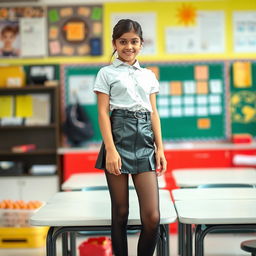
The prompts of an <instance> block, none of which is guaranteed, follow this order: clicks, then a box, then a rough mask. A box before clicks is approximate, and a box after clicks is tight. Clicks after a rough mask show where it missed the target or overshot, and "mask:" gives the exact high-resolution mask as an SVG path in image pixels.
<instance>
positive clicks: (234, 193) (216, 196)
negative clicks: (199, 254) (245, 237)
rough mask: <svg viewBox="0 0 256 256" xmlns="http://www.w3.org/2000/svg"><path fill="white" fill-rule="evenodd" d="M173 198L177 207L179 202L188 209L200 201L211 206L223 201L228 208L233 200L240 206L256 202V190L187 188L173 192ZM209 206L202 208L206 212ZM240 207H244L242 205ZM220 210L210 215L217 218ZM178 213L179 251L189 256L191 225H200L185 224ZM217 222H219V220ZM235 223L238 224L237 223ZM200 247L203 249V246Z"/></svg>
mask: <svg viewBox="0 0 256 256" xmlns="http://www.w3.org/2000/svg"><path fill="white" fill-rule="evenodd" d="M172 196H173V198H174V200H175V206H176V205H178V203H179V202H183V203H184V205H187V206H188V207H191V204H193V205H194V207H197V203H198V201H205V202H207V204H208V205H211V204H213V203H212V202H214V201H216V200H217V201H220V200H221V201H223V204H226V206H227V207H229V203H230V201H232V200H236V201H238V205H239V202H240V201H243V200H256V189H255V188H204V189H197V188H191V189H188V188H186V189H175V190H173V191H172ZM184 205H183V207H185V206H184ZM208 205H207V206H202V207H203V210H205V209H204V207H208ZM240 206H241V207H243V206H242V205H240ZM208 209H209V207H208ZM208 209H207V210H208ZM220 209H222V208H215V209H214V211H211V213H210V214H213V215H214V216H215V215H216V214H215V213H216V211H218V213H220V212H222V210H221V211H220ZM200 210H201V208H200V209H192V212H191V214H193V213H195V212H196V211H200ZM241 210H242V208H241V209H240V211H241ZM252 210H253V209H252ZM177 211H178V217H179V240H178V241H179V250H180V252H181V253H182V255H183V253H184V252H186V253H187V255H192V234H191V224H198V223H190V224H189V225H187V224H184V223H186V222H184V219H182V218H183V216H181V215H180V214H179V209H178V208H177ZM231 211H232V210H231ZM224 213H225V212H224ZM226 213H228V212H226ZM210 214H209V215H208V217H209V216H210ZM216 216H217V215H216ZM193 217H194V216H192V215H191V220H192V219H193ZM199 220H200V221H201V222H203V219H200V217H199ZM223 220H224V215H223ZM182 221H183V222H184V223H183V224H182ZM217 221H219V220H218V219H217ZM234 223H235V224H236V222H234ZM234 223H233V224H234ZM238 223H239V222H238ZM200 224H204V223H200ZM227 224H228V223H227ZM225 228H226V227H225ZM198 230H199V228H198ZM185 232H186V234H185ZM200 246H201V247H202V245H200Z"/></svg>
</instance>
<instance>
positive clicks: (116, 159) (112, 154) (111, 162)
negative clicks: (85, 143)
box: [106, 149, 122, 175]
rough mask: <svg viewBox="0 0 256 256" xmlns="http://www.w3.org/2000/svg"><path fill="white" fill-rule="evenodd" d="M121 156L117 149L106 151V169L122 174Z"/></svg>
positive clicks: (115, 173)
mask: <svg viewBox="0 0 256 256" xmlns="http://www.w3.org/2000/svg"><path fill="white" fill-rule="evenodd" d="M121 166H122V163H121V157H120V155H119V154H118V152H117V151H116V149H113V150H112V149H111V150H107V153H106V169H107V171H108V172H109V173H112V174H114V175H120V174H121V171H120V170H121Z"/></svg>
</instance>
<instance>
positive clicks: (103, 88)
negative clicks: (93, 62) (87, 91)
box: [93, 68, 110, 95]
mask: <svg viewBox="0 0 256 256" xmlns="http://www.w3.org/2000/svg"><path fill="white" fill-rule="evenodd" d="M93 91H94V92H95V93H96V92H102V93H105V94H108V95H109V94H110V93H109V91H110V86H109V84H108V81H107V76H106V70H105V69H104V68H102V69H100V71H99V72H98V74H97V76H96V79H95V82H94V86H93Z"/></svg>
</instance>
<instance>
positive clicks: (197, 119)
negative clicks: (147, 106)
mask: <svg viewBox="0 0 256 256" xmlns="http://www.w3.org/2000/svg"><path fill="white" fill-rule="evenodd" d="M151 68H152V66H151ZM154 70H158V72H159V74H157V75H158V76H159V81H160V93H159V94H158V96H157V106H158V112H159V115H160V118H161V125H162V134H163V138H164V139H166V140H172V141H183V140H186V141H188V140H224V139H226V138H227V131H228V129H227V118H226V112H227V111H226V82H225V63H224V62H191V63H187V62H186V63H171V64H170V63H169V64H168V63H165V64H164V65H163V64H160V65H158V66H155V67H154V66H153V71H154Z"/></svg>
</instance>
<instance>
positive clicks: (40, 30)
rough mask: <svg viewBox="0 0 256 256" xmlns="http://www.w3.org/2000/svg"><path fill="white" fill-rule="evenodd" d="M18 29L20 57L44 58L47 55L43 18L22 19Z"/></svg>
mask: <svg viewBox="0 0 256 256" xmlns="http://www.w3.org/2000/svg"><path fill="white" fill-rule="evenodd" d="M20 27H21V30H20V31H21V35H22V36H21V49H22V56H23V57H29V56H45V55H46V54H47V51H46V40H47V39H46V26H45V18H23V19H21V21H20Z"/></svg>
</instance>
